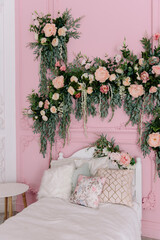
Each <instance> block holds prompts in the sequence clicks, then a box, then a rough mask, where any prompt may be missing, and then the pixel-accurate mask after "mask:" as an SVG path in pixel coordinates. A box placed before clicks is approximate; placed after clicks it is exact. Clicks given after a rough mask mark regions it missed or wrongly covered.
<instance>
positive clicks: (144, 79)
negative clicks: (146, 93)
mask: <svg viewBox="0 0 160 240" xmlns="http://www.w3.org/2000/svg"><path fill="white" fill-rule="evenodd" d="M140 78H141V80H142V82H143V83H146V82H147V81H148V80H149V74H148V72H146V71H143V72H142V73H141V75H140Z"/></svg>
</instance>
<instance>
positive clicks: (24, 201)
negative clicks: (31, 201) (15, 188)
mask: <svg viewBox="0 0 160 240" xmlns="http://www.w3.org/2000/svg"><path fill="white" fill-rule="evenodd" d="M22 197H23V204H24V207H25V208H26V207H27V201H26V194H25V193H22Z"/></svg>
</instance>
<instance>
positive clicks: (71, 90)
mask: <svg viewBox="0 0 160 240" xmlns="http://www.w3.org/2000/svg"><path fill="white" fill-rule="evenodd" d="M68 92H69V93H70V94H71V95H72V96H73V94H74V93H75V90H74V88H73V87H72V86H70V87H69V88H68Z"/></svg>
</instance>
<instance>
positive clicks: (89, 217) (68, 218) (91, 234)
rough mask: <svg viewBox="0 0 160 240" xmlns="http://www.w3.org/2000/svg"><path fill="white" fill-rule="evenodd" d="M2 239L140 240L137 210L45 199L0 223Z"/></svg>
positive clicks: (110, 205)
mask: <svg viewBox="0 0 160 240" xmlns="http://www.w3.org/2000/svg"><path fill="white" fill-rule="evenodd" d="M0 239H1V240H140V239H141V238H140V229H139V222H138V220H137V215H136V212H135V211H134V210H133V209H132V208H129V207H125V206H120V205H115V204H114V205H113V204H105V205H102V206H100V208H99V209H91V208H87V207H83V206H78V205H74V204H72V203H69V202H67V201H64V200H61V199H58V198H44V199H41V200H39V201H38V202H36V203H34V204H32V205H30V206H29V207H27V208H26V209H24V210H23V211H22V212H21V213H19V214H17V215H16V216H14V217H11V218H9V219H8V220H6V221H5V223H3V224H2V225H0Z"/></svg>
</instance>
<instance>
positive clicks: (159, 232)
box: [142, 221, 160, 239]
mask: <svg viewBox="0 0 160 240" xmlns="http://www.w3.org/2000/svg"><path fill="white" fill-rule="evenodd" d="M142 236H145V237H149V238H155V239H160V223H157V222H151V221H142Z"/></svg>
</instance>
